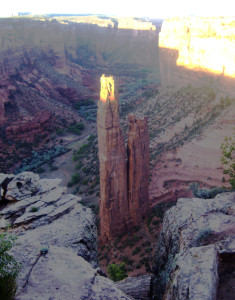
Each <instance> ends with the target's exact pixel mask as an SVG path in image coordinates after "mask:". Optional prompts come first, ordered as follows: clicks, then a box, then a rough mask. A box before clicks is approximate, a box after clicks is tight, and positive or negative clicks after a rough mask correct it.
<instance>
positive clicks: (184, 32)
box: [159, 17, 235, 96]
mask: <svg viewBox="0 0 235 300" xmlns="http://www.w3.org/2000/svg"><path fill="white" fill-rule="evenodd" d="M234 37H235V23H234V18H223V17H221V18H174V19H168V20H165V21H164V22H163V24H162V28H161V32H160V34H159V61H160V69H161V82H162V85H164V86H167V85H176V86H184V85H187V84H191V85H198V86H200V85H205V84H210V85H212V86H213V87H214V88H215V89H216V90H217V91H218V92H221V93H224V94H228V95H230V96H234V95H235V92H234V82H235V63H234V57H235V56H234V55H235V54H234V53H235V39H234Z"/></svg>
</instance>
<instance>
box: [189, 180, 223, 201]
mask: <svg viewBox="0 0 235 300" xmlns="http://www.w3.org/2000/svg"><path fill="white" fill-rule="evenodd" d="M190 190H191V191H192V192H193V195H194V196H195V197H198V198H203V199H211V198H214V197H215V196H216V195H218V194H221V193H225V192H227V190H226V189H224V188H222V187H215V188H212V189H199V187H198V183H196V182H193V183H191V184H190Z"/></svg>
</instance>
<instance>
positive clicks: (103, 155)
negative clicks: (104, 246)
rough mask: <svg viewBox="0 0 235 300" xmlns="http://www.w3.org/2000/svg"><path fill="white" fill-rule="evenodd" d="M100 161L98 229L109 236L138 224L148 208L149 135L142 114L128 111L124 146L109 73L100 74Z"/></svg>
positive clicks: (108, 237) (112, 236) (115, 90)
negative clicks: (127, 129)
mask: <svg viewBox="0 0 235 300" xmlns="http://www.w3.org/2000/svg"><path fill="white" fill-rule="evenodd" d="M97 130H98V148H99V161H100V233H101V239H102V240H103V241H104V240H106V239H112V238H114V237H117V236H118V235H120V234H123V233H124V232H127V230H130V229H132V228H133V227H134V226H137V225H139V223H140V222H141V220H142V218H143V217H144V216H146V215H147V212H148V209H149V195H148V177H149V137H148V126H147V118H146V117H136V116H135V115H134V114H129V131H128V147H127V149H126V147H125V143H124V138H123V134H122V130H121V128H120V124H119V99H118V92H117V87H115V86H114V79H113V77H111V76H110V77H105V75H103V76H102V77H101V91H100V101H99V102H98V111H97Z"/></svg>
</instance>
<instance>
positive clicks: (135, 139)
mask: <svg viewBox="0 0 235 300" xmlns="http://www.w3.org/2000/svg"><path fill="white" fill-rule="evenodd" d="M127 147H128V148H127V153H128V193H129V195H128V196H129V197H128V198H129V210H130V217H131V220H132V223H133V225H138V223H139V222H141V220H142V217H143V216H146V214H147V211H148V207H149V194H148V178H149V135H148V124H147V117H138V118H137V117H136V116H135V115H134V114H129V131H128V145H127Z"/></svg>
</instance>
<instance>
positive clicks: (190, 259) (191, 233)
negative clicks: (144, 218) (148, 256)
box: [152, 192, 235, 300]
mask: <svg viewBox="0 0 235 300" xmlns="http://www.w3.org/2000/svg"><path fill="white" fill-rule="evenodd" d="M229 268H230V269H231V268H232V269H233V272H231V270H229ZM226 270H227V271H226ZM234 270H235V192H231V193H223V194H220V195H217V196H216V197H215V198H214V199H198V198H194V199H179V200H178V202H177V205H176V206H175V207H172V208H171V209H169V210H168V211H167V212H166V214H165V216H164V221H163V226H162V231H161V233H160V236H159V240H158V246H157V251H156V265H155V276H154V277H153V279H152V290H153V295H152V299H162V298H163V297H164V299H167V300H173V299H174V300H184V299H185V300H186V299H190V300H198V299H203V300H215V299H221V298H220V296H219V295H220V294H221V291H224V290H225V287H229V288H227V291H228V290H229V289H230V287H232V285H233V284H234V281H235V272H234ZM226 272H227V274H226ZM230 290H231V289H230ZM234 296H235V291H234V290H233V291H231V293H230V294H229V296H228V297H227V298H226V296H225V298H223V299H234ZM217 297H218V298H217ZM230 297H233V298H230Z"/></svg>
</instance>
